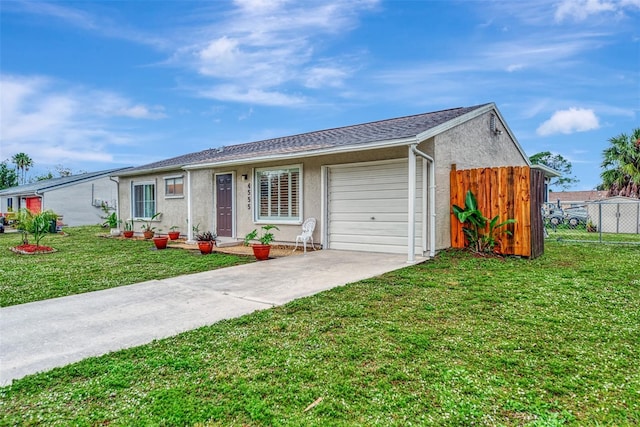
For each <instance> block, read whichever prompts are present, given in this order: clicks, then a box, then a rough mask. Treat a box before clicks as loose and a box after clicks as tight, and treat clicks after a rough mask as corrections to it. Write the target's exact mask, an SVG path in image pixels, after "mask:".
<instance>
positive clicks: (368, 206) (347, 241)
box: [328, 159, 422, 253]
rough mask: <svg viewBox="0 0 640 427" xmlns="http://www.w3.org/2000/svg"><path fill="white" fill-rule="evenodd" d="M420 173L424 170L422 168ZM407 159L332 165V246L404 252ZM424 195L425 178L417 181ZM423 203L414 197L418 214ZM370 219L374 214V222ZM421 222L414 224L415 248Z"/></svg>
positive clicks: (330, 236) (330, 228) (330, 211)
mask: <svg viewBox="0 0 640 427" xmlns="http://www.w3.org/2000/svg"><path fill="white" fill-rule="evenodd" d="M417 172H418V174H420V173H421V168H418V171H417ZM407 176H408V170H407V160H406V159H404V160H402V161H398V162H389V163H368V164H361V165H355V166H350V167H335V168H329V180H328V217H329V221H328V237H329V240H328V247H329V248H331V249H342V250H358V251H371V252H387V253H406V251H407V236H408V230H407V221H408V218H409V215H408V213H407V208H408V183H407ZM416 187H417V189H418V191H417V194H418V196H420V195H421V190H420V188H421V178H418V179H417V181H416ZM421 209H422V202H421V201H420V197H418V200H416V214H417V218H421V216H422V213H421V212H420V211H421ZM371 218H374V219H373V220H372V219H371ZM421 229H422V225H421V223H420V222H418V223H416V232H417V234H418V235H417V236H416V246H417V247H418V248H419V247H420V246H421V245H420V232H421Z"/></svg>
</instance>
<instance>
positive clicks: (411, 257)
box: [409, 144, 436, 262]
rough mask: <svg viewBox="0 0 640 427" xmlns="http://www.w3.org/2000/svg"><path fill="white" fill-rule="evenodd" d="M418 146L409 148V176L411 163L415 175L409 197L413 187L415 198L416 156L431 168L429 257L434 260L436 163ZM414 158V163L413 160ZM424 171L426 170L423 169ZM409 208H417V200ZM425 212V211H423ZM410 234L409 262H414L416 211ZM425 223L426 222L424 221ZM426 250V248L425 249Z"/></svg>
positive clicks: (412, 215) (410, 215)
mask: <svg viewBox="0 0 640 427" xmlns="http://www.w3.org/2000/svg"><path fill="white" fill-rule="evenodd" d="M417 146H418V144H411V145H410V146H409V147H410V149H411V155H410V156H409V158H410V160H409V174H410V175H411V163H413V168H414V172H413V173H414V174H413V178H412V179H411V181H413V184H412V183H411V182H410V183H409V196H411V195H412V194H411V187H413V196H414V197H415V156H420V157H422V158H423V159H425V160H427V162H428V164H429V167H428V170H429V206H428V208H429V230H428V231H429V257H430V258H433V257H434V256H435V255H436V239H435V236H436V169H435V161H434V160H433V157H431V156H429V155H428V154H426V153H423V152H422V151H420V150H418V148H417ZM411 158H413V161H412V160H411ZM423 171H424V169H423ZM425 175H426V174H423V182H424V179H425ZM424 199H425V198H424V197H423V202H422V206H423V207H424V204H425V200H424ZM409 207H410V208H411V207H415V200H413V201H411V200H410V201H409ZM423 212H424V210H423ZM409 219H410V224H409V234H410V235H411V236H410V237H411V239H412V240H411V245H410V246H411V250H410V254H409V262H413V261H414V260H415V256H414V250H413V244H414V242H415V210H413V211H409ZM423 222H424V221H423ZM424 227H425V224H423V227H422V229H423V230H424ZM425 249H426V248H425Z"/></svg>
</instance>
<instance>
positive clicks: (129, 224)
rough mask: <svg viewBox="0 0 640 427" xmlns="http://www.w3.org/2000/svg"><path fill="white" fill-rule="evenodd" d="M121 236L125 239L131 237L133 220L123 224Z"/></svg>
mask: <svg viewBox="0 0 640 427" xmlns="http://www.w3.org/2000/svg"><path fill="white" fill-rule="evenodd" d="M122 234H123V235H124V237H126V238H127V239H130V238H131V237H133V220H129V221H125V222H124V231H123V232H122Z"/></svg>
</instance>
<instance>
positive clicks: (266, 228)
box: [244, 224, 280, 246]
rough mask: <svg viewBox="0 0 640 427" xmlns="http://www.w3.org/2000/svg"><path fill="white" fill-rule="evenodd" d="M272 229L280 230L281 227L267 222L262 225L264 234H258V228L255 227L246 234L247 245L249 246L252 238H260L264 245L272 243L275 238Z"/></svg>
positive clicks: (245, 241)
mask: <svg viewBox="0 0 640 427" xmlns="http://www.w3.org/2000/svg"><path fill="white" fill-rule="evenodd" d="M271 230H278V231H280V229H279V228H278V227H276V226H275V225H272V224H267V225H263V226H262V234H261V235H260V236H258V230H257V229H254V230H253V231H251V232H250V233H248V234H247V235H246V236H244V244H245V246H249V244H250V243H251V241H252V240H258V241H259V242H260V243H261V244H263V245H270V244H271V242H273V239H274V235H273V233H272V232H271Z"/></svg>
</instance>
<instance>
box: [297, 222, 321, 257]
mask: <svg viewBox="0 0 640 427" xmlns="http://www.w3.org/2000/svg"><path fill="white" fill-rule="evenodd" d="M315 229H316V219H315V218H307V219H305V220H304V222H303V223H302V234H300V235H298V236H296V246H295V247H294V248H293V252H295V251H296V249H298V242H302V246H303V247H304V253H305V254H306V253H307V242H308V241H311V247H313V250H314V251H315V250H316V247H315V246H314V244H313V230H315Z"/></svg>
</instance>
